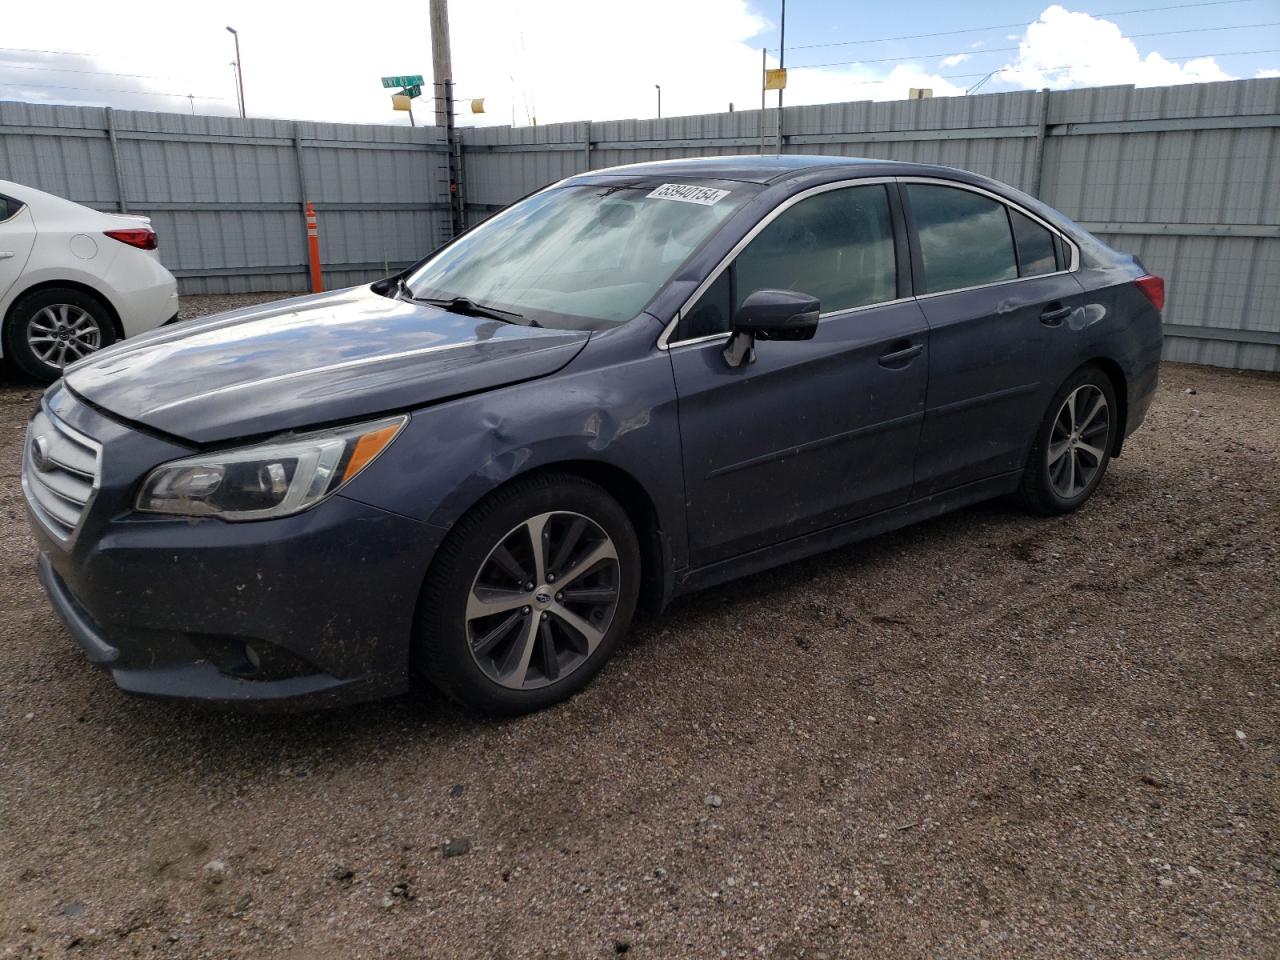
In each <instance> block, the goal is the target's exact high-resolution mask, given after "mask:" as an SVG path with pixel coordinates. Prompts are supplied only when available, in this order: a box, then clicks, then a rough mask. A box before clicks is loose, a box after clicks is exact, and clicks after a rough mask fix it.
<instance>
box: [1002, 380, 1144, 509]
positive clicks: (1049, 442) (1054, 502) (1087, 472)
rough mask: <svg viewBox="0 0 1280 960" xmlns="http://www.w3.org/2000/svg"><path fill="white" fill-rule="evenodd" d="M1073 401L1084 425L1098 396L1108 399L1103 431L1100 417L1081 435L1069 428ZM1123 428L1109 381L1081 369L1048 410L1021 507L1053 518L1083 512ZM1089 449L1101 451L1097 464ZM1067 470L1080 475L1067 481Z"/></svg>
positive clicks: (1031, 458)
mask: <svg viewBox="0 0 1280 960" xmlns="http://www.w3.org/2000/svg"><path fill="white" fill-rule="evenodd" d="M1073 396H1074V397H1075V398H1076V399H1077V400H1079V401H1080V412H1079V413H1077V414H1075V416H1076V417H1077V419H1078V420H1081V421H1083V420H1084V419H1085V417H1087V416H1088V414H1089V411H1090V410H1091V409H1092V408H1093V406H1094V403H1095V402H1096V399H1097V398H1098V397H1099V396H1101V397H1102V399H1104V400H1105V402H1106V408H1105V411H1103V413H1105V416H1106V427H1105V430H1103V429H1100V428H1099V427H1098V421H1097V416H1098V415H1095V419H1093V420H1091V421H1089V422H1088V423H1085V424H1083V427H1084V429H1083V430H1081V431H1079V432H1077V431H1076V430H1073V429H1067V428H1066V423H1067V419H1068V418H1069V417H1071V415H1072V413H1071V409H1070V407H1069V406H1068V400H1069V398H1072V397H1073ZM1119 427H1120V421H1119V405H1118V404H1117V403H1116V393H1115V387H1113V386H1112V384H1111V379H1110V378H1109V377H1108V376H1107V375H1106V374H1105V373H1103V372H1102V371H1101V370H1099V369H1098V368H1097V367H1094V366H1084V367H1081V368H1080V369H1079V370H1077V371H1076V372H1075V373H1073V374H1072V375H1071V376H1070V377H1068V378H1067V381H1066V383H1064V384H1063V385H1062V386H1061V387H1059V388H1058V392H1057V393H1055V394H1054V395H1053V400H1051V401H1050V402H1049V408H1048V410H1046V411H1045V414H1044V419H1043V420H1042V421H1041V423H1040V428H1039V430H1038V431H1037V433H1036V441H1035V443H1034V444H1032V447H1031V453H1030V454H1029V455H1028V456H1027V463H1026V467H1025V469H1024V470H1023V472H1022V485H1021V487H1020V488H1019V489H1018V494H1017V495H1018V499H1019V501H1020V502H1021V503H1022V505H1023V506H1025V507H1026V508H1027V509H1028V510H1032V511H1034V512H1036V513H1043V514H1050V515H1053V514H1062V513H1070V512H1071V511H1073V510H1075V509H1077V508H1079V507H1080V505H1081V504H1083V503H1084V502H1085V501H1086V500H1088V499H1089V498H1090V497H1091V496H1093V492H1094V491H1095V490H1096V489H1098V484H1099V483H1101V482H1102V478H1103V476H1105V475H1106V472H1107V465H1108V464H1109V463H1110V462H1111V451H1112V450H1113V449H1114V448H1115V439H1116V431H1117V430H1118V429H1119ZM1073 447H1074V448H1073ZM1090 450H1099V451H1101V457H1100V458H1096V459H1095V457H1094V455H1093V454H1092V453H1089V452H1087V451H1090ZM1073 461H1074V462H1073ZM1069 470H1079V473H1078V474H1077V473H1075V472H1072V473H1071V474H1070V477H1069V479H1068V478H1067V476H1066V475H1067V473H1068V471H1069ZM1077 484H1078V485H1077Z"/></svg>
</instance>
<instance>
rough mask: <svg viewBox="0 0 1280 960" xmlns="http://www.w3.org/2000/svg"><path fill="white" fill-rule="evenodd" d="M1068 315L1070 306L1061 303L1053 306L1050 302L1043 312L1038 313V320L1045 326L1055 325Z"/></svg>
mask: <svg viewBox="0 0 1280 960" xmlns="http://www.w3.org/2000/svg"><path fill="white" fill-rule="evenodd" d="M1069 316H1071V308H1070V307H1064V306H1061V305H1057V306H1055V305H1054V304H1052V303H1051V304H1049V306H1047V307H1045V308H1044V312H1043V313H1041V314H1040V322H1041V323H1043V324H1044V325H1045V326H1046V327H1056V326H1057V325H1058V324H1060V323H1061V322H1062V321H1063V320H1065V319H1067V317H1069Z"/></svg>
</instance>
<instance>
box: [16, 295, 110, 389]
mask: <svg viewBox="0 0 1280 960" xmlns="http://www.w3.org/2000/svg"><path fill="white" fill-rule="evenodd" d="M5 327H6V329H5V337H6V340H7V347H8V353H9V355H10V356H12V357H13V360H14V362H15V363H16V364H17V365H18V366H19V367H21V368H22V370H23V372H25V373H27V374H29V375H30V376H32V377H35V378H36V379H37V380H41V381H43V382H45V383H49V382H52V381H54V380H56V379H58V377H60V376H62V371H63V369H64V368H66V367H69V366H70V365H71V364H73V363H75V362H76V361H77V360H83V359H84V358H85V357H87V356H89V355H90V354H91V353H96V352H97V351H99V350H101V349H102V348H103V347H106V346H109V345H110V344H112V343H114V342H115V339H116V338H115V332H114V329H113V327H112V323H111V317H110V316H109V315H108V314H107V310H106V308H105V307H103V305H102V304H101V303H100V302H99V301H98V300H96V299H94V298H93V297H91V296H89V294H87V293H84V292H83V291H81V290H75V289H72V288H70V287H45V288H44V289H41V290H36V291H35V292H34V293H28V294H26V295H25V296H23V297H22V298H21V299H19V300H18V302H17V303H15V304H14V305H13V310H12V311H11V312H10V314H9V321H8V323H7V324H6V325H5Z"/></svg>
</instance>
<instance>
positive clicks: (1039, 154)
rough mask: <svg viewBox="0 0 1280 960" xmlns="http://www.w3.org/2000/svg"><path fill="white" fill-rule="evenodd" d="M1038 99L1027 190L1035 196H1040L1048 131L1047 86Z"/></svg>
mask: <svg viewBox="0 0 1280 960" xmlns="http://www.w3.org/2000/svg"><path fill="white" fill-rule="evenodd" d="M1038 100H1039V102H1038V103H1037V104H1036V106H1037V107H1038V108H1039V118H1038V119H1037V121H1036V149H1035V156H1034V159H1033V160H1032V164H1031V189H1030V190H1029V191H1028V192H1029V193H1030V194H1031V195H1032V196H1033V197H1036V198H1040V183H1041V180H1042V178H1043V176H1044V141H1045V137H1046V136H1047V135H1048V133H1049V88H1048V87H1045V88H1044V89H1043V90H1041V91H1040V96H1039V98H1038Z"/></svg>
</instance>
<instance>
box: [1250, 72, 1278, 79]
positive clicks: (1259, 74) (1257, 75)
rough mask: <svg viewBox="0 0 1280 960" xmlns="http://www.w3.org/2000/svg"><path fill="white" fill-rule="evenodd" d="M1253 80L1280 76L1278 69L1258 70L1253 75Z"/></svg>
mask: <svg viewBox="0 0 1280 960" xmlns="http://www.w3.org/2000/svg"><path fill="white" fill-rule="evenodd" d="M1253 77H1254V79H1255V80H1265V79H1267V78H1268V77H1280V70H1259V71H1258V72H1257V73H1255V74H1254V75H1253Z"/></svg>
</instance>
